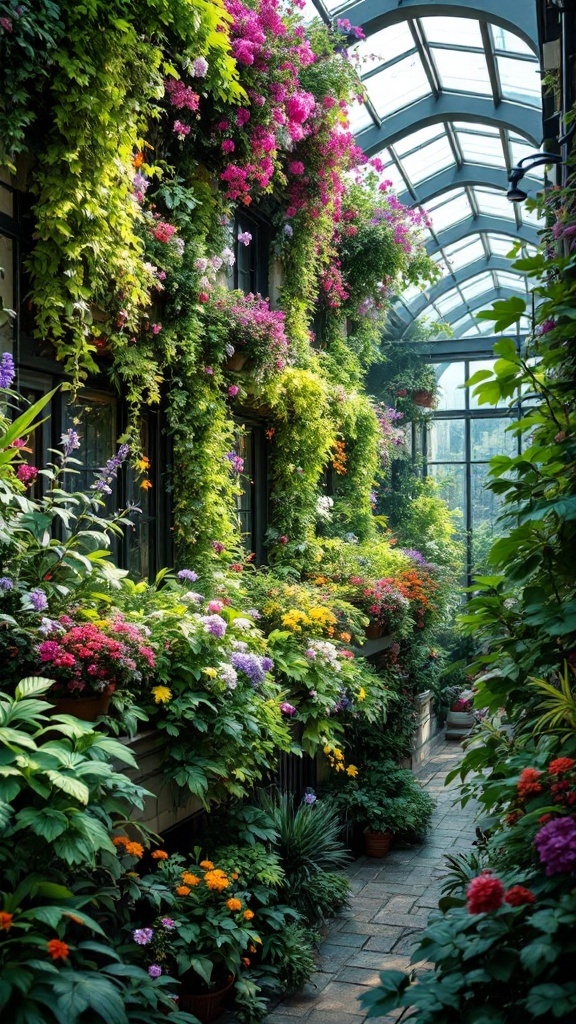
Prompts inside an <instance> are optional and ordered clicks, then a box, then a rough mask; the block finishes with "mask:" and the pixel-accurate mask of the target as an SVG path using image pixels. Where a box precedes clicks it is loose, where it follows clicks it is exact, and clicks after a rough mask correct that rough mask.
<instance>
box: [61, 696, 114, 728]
mask: <svg viewBox="0 0 576 1024" xmlns="http://www.w3.org/2000/svg"><path fill="white" fill-rule="evenodd" d="M49 699H50V698H49ZM51 699H53V700H54V707H53V708H52V711H50V712H49V714H52V715H74V716H75V717H76V718H79V719H80V721H82V722H94V721H95V720H96V719H97V718H98V715H106V714H108V709H109V707H110V694H109V693H93V694H90V696H88V697H53V698H51Z"/></svg>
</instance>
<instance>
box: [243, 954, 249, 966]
mask: <svg viewBox="0 0 576 1024" xmlns="http://www.w3.org/2000/svg"><path fill="white" fill-rule="evenodd" d="M242 965H243V966H244V967H250V957H248V956H243V957H242Z"/></svg>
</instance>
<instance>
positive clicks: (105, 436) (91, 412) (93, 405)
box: [67, 395, 118, 511]
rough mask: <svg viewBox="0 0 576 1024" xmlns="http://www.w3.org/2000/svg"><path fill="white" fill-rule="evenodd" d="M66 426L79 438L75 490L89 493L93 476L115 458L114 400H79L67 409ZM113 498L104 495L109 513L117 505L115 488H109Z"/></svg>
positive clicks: (99, 397) (101, 397)
mask: <svg viewBox="0 0 576 1024" xmlns="http://www.w3.org/2000/svg"><path fill="white" fill-rule="evenodd" d="M67 420H68V426H73V427H74V429H75V430H77V431H78V433H79V435H80V450H79V452H78V457H79V458H80V459H81V461H82V463H83V466H82V467H81V468H80V471H79V473H78V475H77V476H76V477H75V483H74V486H75V487H76V488H77V489H78V490H89V489H90V487H91V485H92V484H93V483H94V480H95V474H96V473H98V471H99V470H100V469H101V468H102V467H103V466H105V465H106V463H107V462H108V459H111V458H112V457H113V456H114V455H116V451H117V449H118V445H117V440H116V438H117V429H116V400H115V399H114V398H112V396H108V395H86V396H81V397H80V398H79V399H78V400H77V402H75V404H74V406H68V409H67ZM111 487H112V494H109V495H106V496H104V497H105V502H106V508H107V509H108V510H109V511H111V510H112V508H114V507H116V506H117V504H118V484H117V482H116V483H113V484H111Z"/></svg>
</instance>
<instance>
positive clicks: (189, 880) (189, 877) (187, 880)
mask: <svg viewBox="0 0 576 1024" xmlns="http://www.w3.org/2000/svg"><path fill="white" fill-rule="evenodd" d="M182 881H183V882H184V885H198V884H199V882H200V879H199V878H198V875H193V874H191V872H190V871H184V873H183V875H182Z"/></svg>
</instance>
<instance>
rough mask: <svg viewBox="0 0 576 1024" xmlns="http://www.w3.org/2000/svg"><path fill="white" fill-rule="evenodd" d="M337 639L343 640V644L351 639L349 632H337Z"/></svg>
mask: <svg viewBox="0 0 576 1024" xmlns="http://www.w3.org/2000/svg"><path fill="white" fill-rule="evenodd" d="M338 639H339V640H343V641H344V643H345V644H349V643H350V641H351V639H352V634H351V633H346V632H344V633H338Z"/></svg>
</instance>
